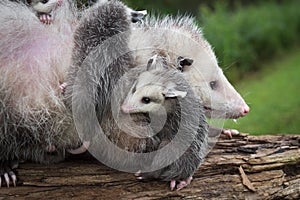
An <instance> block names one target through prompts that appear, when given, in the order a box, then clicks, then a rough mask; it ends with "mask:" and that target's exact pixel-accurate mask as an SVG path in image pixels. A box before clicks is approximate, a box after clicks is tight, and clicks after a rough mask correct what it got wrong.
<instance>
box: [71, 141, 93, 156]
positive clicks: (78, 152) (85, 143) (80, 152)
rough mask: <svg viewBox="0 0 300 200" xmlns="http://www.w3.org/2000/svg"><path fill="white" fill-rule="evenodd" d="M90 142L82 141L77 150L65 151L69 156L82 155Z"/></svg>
mask: <svg viewBox="0 0 300 200" xmlns="http://www.w3.org/2000/svg"><path fill="white" fill-rule="evenodd" d="M90 143H91V142H90V141H84V142H83V144H82V145H81V146H80V147H79V148H77V149H69V150H67V151H68V152H69V153H70V154H82V153H84V152H86V151H87V149H88V148H89V146H90Z"/></svg>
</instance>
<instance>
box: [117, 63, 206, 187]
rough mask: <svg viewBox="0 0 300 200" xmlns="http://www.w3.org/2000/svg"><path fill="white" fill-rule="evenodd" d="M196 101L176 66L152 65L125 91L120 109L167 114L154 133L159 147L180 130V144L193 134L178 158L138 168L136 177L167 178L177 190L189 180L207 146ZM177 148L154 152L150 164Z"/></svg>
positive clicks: (204, 127)
mask: <svg viewBox="0 0 300 200" xmlns="http://www.w3.org/2000/svg"><path fill="white" fill-rule="evenodd" d="M188 61H191V60H190V59H189V60H188ZM189 63H190V62H189ZM183 64H184V63H183V62H182V65H183ZM179 99H180V100H179ZM197 102H198V101H197V99H196V98H195V96H194V95H193V92H192V90H191V88H190V87H189V85H188V84H187V82H186V81H185V80H184V79H183V75H182V73H181V72H179V71H177V70H175V69H173V70H170V69H167V68H164V69H152V70H149V71H145V72H142V73H141V74H140V75H139V76H138V78H137V79H136V81H135V82H134V84H133V86H132V87H131V89H130V91H129V92H128V94H127V96H126V98H125V100H124V102H123V104H122V106H121V110H122V111H123V112H125V113H129V114H132V113H149V114H150V115H151V116H153V117H158V118H160V117H159V116H160V115H161V114H164V113H165V114H166V115H167V120H166V122H165V124H164V127H163V129H162V130H161V131H160V132H159V133H157V134H156V136H157V137H158V138H159V140H160V141H161V142H160V144H159V149H161V148H163V147H165V146H167V145H168V144H170V142H171V141H172V140H173V139H174V137H175V136H177V134H180V133H184V136H183V137H182V139H181V140H180V143H182V144H184V143H186V142H188V141H190V140H189V139H188V138H189V137H192V138H193V139H192V140H191V141H190V142H191V143H190V145H189V147H188V148H187V149H185V151H184V153H183V154H182V155H181V156H179V155H178V154H177V155H178V158H177V159H176V160H175V161H174V162H172V163H171V164H169V165H168V166H167V167H164V168H161V169H158V170H155V171H153V172H146V173H140V172H138V173H136V174H135V175H136V176H138V179H144V178H157V179H161V180H164V181H170V188H171V190H173V189H175V187H176V189H177V190H180V189H182V188H184V187H186V186H187V185H189V184H190V182H191V180H192V175H193V174H194V172H195V170H197V168H198V167H199V165H200V164H201V162H202V160H203V158H204V156H205V153H204V152H205V151H206V150H207V143H206V142H207V123H206V121H205V117H204V112H203V110H202V109H201V106H200V104H198V103H197ZM182 106H183V107H182ZM164 111H165V112H164ZM187 115H189V117H192V118H197V119H199V121H197V122H196V124H193V122H192V123H190V122H191V121H192V120H191V118H189V117H188V120H186V119H187V118H186V116H187ZM182 120H183V121H184V122H183V121H182ZM181 122H182V124H181ZM180 126H181V127H183V129H182V130H183V132H180V131H179V132H178V127H180ZM179 137H180V136H179ZM178 149H180V147H179V146H176V145H175V146H174V147H173V148H172V150H171V151H167V152H164V153H163V154H160V155H159V154H157V155H156V156H155V157H154V160H153V163H152V166H156V165H157V163H160V161H158V160H159V159H158V160H157V159H155V158H159V157H160V158H163V159H164V158H165V160H168V158H167V157H166V156H169V155H171V154H173V155H174V154H176V153H175V152H177V151H178ZM176 183H177V185H176Z"/></svg>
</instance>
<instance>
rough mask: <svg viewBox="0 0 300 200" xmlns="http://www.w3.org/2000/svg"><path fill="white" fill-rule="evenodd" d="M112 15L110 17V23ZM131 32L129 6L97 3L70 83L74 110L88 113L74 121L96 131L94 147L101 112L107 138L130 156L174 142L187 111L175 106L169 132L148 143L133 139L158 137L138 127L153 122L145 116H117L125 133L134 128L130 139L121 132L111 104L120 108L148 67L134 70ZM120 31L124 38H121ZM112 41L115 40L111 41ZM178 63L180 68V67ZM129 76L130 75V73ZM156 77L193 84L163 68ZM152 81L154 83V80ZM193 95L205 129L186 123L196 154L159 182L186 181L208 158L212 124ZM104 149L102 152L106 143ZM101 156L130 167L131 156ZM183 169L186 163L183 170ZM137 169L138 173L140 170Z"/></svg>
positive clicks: (81, 31) (78, 39)
mask: <svg viewBox="0 0 300 200" xmlns="http://www.w3.org/2000/svg"><path fill="white" fill-rule="evenodd" d="M108 16H109V19H107V17H108ZM130 30H131V25H130V23H129V20H128V15H127V12H126V7H125V6H124V5H123V4H121V3H120V2H117V1H110V2H107V3H103V2H101V3H97V4H95V5H94V6H93V7H91V8H90V9H89V10H88V11H87V12H86V14H85V15H84V16H83V18H82V20H81V23H80V25H79V27H78V29H77V32H76V34H75V52H74V54H73V58H74V59H73V60H74V62H73V65H72V68H71V72H70V73H69V75H68V79H67V88H66V97H67V98H66V101H67V103H68V105H69V106H70V107H71V106H73V107H72V108H73V111H74V110H80V111H83V112H80V115H76V117H77V119H75V120H77V121H79V122H82V123H84V124H83V125H82V126H83V127H85V128H86V129H84V130H85V132H86V133H92V134H91V135H88V138H85V139H87V140H90V141H92V143H94V145H96V146H97V144H95V143H97V141H99V138H98V139H97V135H94V134H96V129H95V127H94V126H93V125H92V126H90V125H89V123H91V124H93V123H92V122H94V119H93V116H91V114H90V111H93V110H96V114H97V118H98V119H97V120H98V121H99V122H100V125H101V128H102V130H103V132H104V134H106V136H107V139H109V140H110V141H111V142H113V143H114V144H115V145H117V146H119V147H120V148H121V149H125V150H127V151H129V152H139V153H142V152H144V153H145V152H150V151H152V150H156V149H158V148H159V144H163V143H162V141H163V142H164V143H165V142H169V141H170V140H171V139H172V138H173V137H174V134H175V133H177V130H178V128H179V127H178V126H179V121H180V120H179V119H180V117H179V116H178V115H182V114H183V113H181V111H180V109H179V108H178V107H177V106H175V107H174V108H172V109H171V110H170V112H169V114H168V121H167V123H166V125H165V127H164V131H162V132H161V133H160V134H159V136H154V137H150V138H146V139H140V138H139V137H135V136H134V135H136V136H139V135H141V134H142V135H143V136H145V135H151V134H153V130H152V129H147V128H146V129H145V128H143V127H142V126H135V124H134V123H133V122H134V121H135V122H137V123H148V122H147V117H145V116H144V114H143V113H136V114H134V115H132V116H131V117H133V118H134V120H133V121H130V116H129V115H125V114H124V113H122V112H118V114H117V116H118V117H119V119H121V120H122V121H121V123H122V122H124V123H123V125H124V126H126V127H124V129H127V130H128V129H129V132H130V133H131V135H128V133H127V132H126V131H124V130H122V129H120V127H119V126H120V124H117V123H116V122H115V119H114V116H113V113H112V107H111V105H112V103H114V104H113V105H120V102H121V101H122V99H124V98H125V95H126V94H127V93H128V91H129V89H130V88H131V87H132V84H133V83H134V81H135V80H136V79H137V77H138V74H139V73H141V72H142V71H144V69H140V68H135V69H132V70H131V71H129V70H130V69H131V68H132V67H135V63H134V62H133V59H132V55H131V53H129V52H130V49H129V48H128V39H129V37H130ZM118 33H122V34H120V35H117V34H118ZM111 37H113V38H114V39H113V40H110V39H111ZM107 39H108V41H107ZM114 58H117V59H115V60H114V61H113V62H112V63H110V60H113V59H114ZM146 64H147V62H145V63H144V66H145V65H146ZM163 65H164V64H163ZM173 65H176V63H174V64H173ZM126 72H128V73H127V74H126ZM153 73H157V74H155V76H157V77H159V78H160V79H161V80H162V79H165V78H166V79H167V80H170V81H171V82H174V81H175V84H176V85H177V86H178V87H182V88H183V89H187V87H188V84H187V83H186V82H183V81H182V80H183V78H182V77H181V78H180V79H179V80H180V81H179V82H178V83H177V81H178V80H177V79H178V78H179V77H180V72H179V71H177V70H175V71H170V70H162V71H154V72H153ZM165 74H167V75H165ZM168 74H169V75H168ZM123 76H125V77H126V76H127V78H125V82H124V83H123V84H121V86H120V87H121V88H120V89H117V90H115V91H117V96H116V98H113V97H112V95H113V94H114V93H113V91H114V89H115V88H114V87H115V86H116V85H117V81H118V80H119V79H122V78H123ZM128 76H129V77H128ZM172 76H174V78H172ZM152 81H153V82H155V80H152ZM189 95H191V96H189V97H188V98H187V99H189V102H186V103H187V104H190V105H194V104H196V105H195V106H196V108H197V107H198V108H199V109H193V112H190V111H189V112H188V114H189V115H190V114H191V113H193V114H195V116H198V117H196V119H197V120H198V119H199V120H200V122H199V124H200V127H199V126H198V125H199V124H197V127H195V126H192V125H191V126H189V125H188V124H190V123H192V122H193V120H191V121H189V120H187V121H186V124H187V125H186V126H185V127H184V128H183V129H184V131H185V133H186V137H189V138H190V139H194V138H197V139H196V140H195V142H193V144H192V147H190V148H189V150H188V152H192V154H191V156H186V155H184V156H182V157H181V158H180V159H179V160H178V161H177V162H176V163H174V164H172V165H170V166H169V168H166V169H163V170H160V171H159V175H158V172H157V173H156V174H155V178H161V179H163V180H170V179H172V178H175V179H177V178H178V179H181V178H187V177H189V176H191V175H192V174H193V173H194V171H195V170H196V169H197V167H198V166H199V164H200V162H201V161H202V159H203V157H204V154H202V152H204V149H206V142H205V141H206V136H207V133H206V132H207V124H206V122H205V120H204V116H203V112H201V107H200V104H197V101H196V102H194V101H192V100H191V99H193V93H192V92H191V90H190V89H189ZM83 97H86V98H83ZM115 101H117V103H116V102H115ZM170 101H171V100H170ZM74 105H75V107H74ZM171 105H173V103H172V104H171ZM175 105H177V103H175ZM174 109H175V110H174ZM84 111H85V112H84ZM173 111H174V112H173ZM197 111H199V112H197ZM178 112H179V113H178ZM154 114H155V113H154ZM104 116H105V117H104ZM85 123H87V124H85ZM95 123H97V122H95ZM121 125H122V124H121ZM84 137H86V135H84ZM185 140H187V141H188V139H184V138H181V141H183V144H184V143H185V142H184V141H185ZM91 146H93V144H92V145H91ZM99 148H101V143H100V145H99ZM98 153H99V154H104V155H105V156H104V157H106V158H107V160H113V161H115V162H116V163H119V165H126V164H128V163H126V157H122V156H120V155H119V154H115V153H114V152H110V151H108V150H107V149H105V148H103V149H100V150H99V152H98ZM187 154H189V153H187ZM142 165H143V164H142ZM179 165H182V166H181V168H180V169H179V167H180V166H179ZM141 167H142V166H141ZM132 170H133V171H134V170H138V168H137V169H132Z"/></svg>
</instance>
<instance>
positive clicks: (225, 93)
mask: <svg viewBox="0 0 300 200" xmlns="http://www.w3.org/2000/svg"><path fill="white" fill-rule="evenodd" d="M191 47H192V49H197V51H187V52H188V54H186V56H188V57H190V58H192V59H193V62H192V63H190V65H185V66H184V67H183V68H181V69H180V70H181V71H182V73H183V75H184V77H185V78H186V80H188V81H189V82H190V84H191V86H192V87H193V90H194V92H195V93H196V94H197V95H198V96H199V97H200V99H201V101H202V105H203V107H204V110H205V114H206V116H208V117H211V118H233V119H236V118H239V117H243V116H245V115H246V114H248V113H249V111H250V108H249V106H248V105H247V104H246V103H245V101H244V99H243V98H242V97H241V96H240V94H239V93H238V92H237V91H236V90H235V89H234V87H233V86H232V85H231V84H230V83H229V81H228V80H227V78H226V77H225V75H224V74H223V71H222V69H221V68H220V67H219V66H218V62H217V59H216V57H215V55H214V53H213V51H212V49H211V47H210V45H209V44H208V43H207V42H206V41H202V44H201V45H199V43H197V44H196V46H195V47H193V45H192V46H191ZM181 55H184V56H185V54H184V53H183V52H182V54H181ZM179 58H181V59H183V57H179ZM187 63H188V62H187Z"/></svg>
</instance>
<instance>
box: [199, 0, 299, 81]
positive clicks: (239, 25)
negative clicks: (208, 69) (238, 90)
mask: <svg viewBox="0 0 300 200" xmlns="http://www.w3.org/2000/svg"><path fill="white" fill-rule="evenodd" d="M299 7H300V1H293V0H290V1H285V2H282V3H281V4H276V3H272V2H267V3H261V4H259V5H256V6H248V7H239V8H237V9H236V10H235V11H234V12H230V11H229V9H228V7H227V5H226V4H222V3H220V4H217V6H216V9H215V11H211V10H210V9H208V8H205V7H203V8H202V9H201V16H200V17H199V22H200V23H201V24H202V27H203V32H204V34H205V37H206V39H207V40H208V41H209V42H210V43H211V44H212V46H213V47H214V49H215V51H216V55H217V56H218V59H219V62H220V65H221V66H223V68H227V67H230V74H227V76H228V77H229V78H230V79H231V80H233V81H235V80H238V79H240V78H241V77H243V75H244V74H246V72H249V71H255V70H257V69H259V68H260V67H262V65H261V63H262V62H263V61H265V60H267V59H270V58H272V57H274V56H276V55H278V54H279V53H282V52H284V51H285V50H286V49H288V48H291V46H293V45H295V44H299V42H300V38H299V35H300V12H299Z"/></svg>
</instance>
